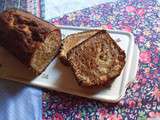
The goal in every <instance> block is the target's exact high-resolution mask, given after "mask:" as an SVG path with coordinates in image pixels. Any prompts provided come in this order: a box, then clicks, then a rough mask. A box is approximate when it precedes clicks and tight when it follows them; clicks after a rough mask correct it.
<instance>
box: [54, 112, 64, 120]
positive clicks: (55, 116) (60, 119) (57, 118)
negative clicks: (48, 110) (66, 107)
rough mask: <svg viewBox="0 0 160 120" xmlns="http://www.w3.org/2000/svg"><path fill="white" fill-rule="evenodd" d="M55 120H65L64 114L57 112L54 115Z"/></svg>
mask: <svg viewBox="0 0 160 120" xmlns="http://www.w3.org/2000/svg"><path fill="white" fill-rule="evenodd" d="M52 118H53V120H64V118H63V116H62V115H61V114H59V113H56V114H54V115H53V116H52Z"/></svg>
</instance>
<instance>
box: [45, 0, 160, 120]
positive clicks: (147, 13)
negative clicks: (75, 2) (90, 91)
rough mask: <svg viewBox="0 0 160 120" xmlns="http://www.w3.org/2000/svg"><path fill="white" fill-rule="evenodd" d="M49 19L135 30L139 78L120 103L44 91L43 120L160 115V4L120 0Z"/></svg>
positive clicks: (138, 118)
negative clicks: (138, 54) (138, 50)
mask: <svg viewBox="0 0 160 120" xmlns="http://www.w3.org/2000/svg"><path fill="white" fill-rule="evenodd" d="M50 22H51V23H53V24H60V25H72V26H89V27H98V26H102V27H103V28H106V29H120V30H123V31H128V32H132V33H133V34H134V36H135V43H136V44H137V45H138V47H139V49H140V58H139V70H138V71H137V77H136V81H135V82H134V83H133V84H131V85H130V86H129V88H128V89H127V91H126V95H125V97H124V99H122V100H121V101H120V102H119V103H117V104H110V103H102V102H99V101H95V100H89V99H86V98H82V97H77V96H72V95H68V94H64V93H58V92H51V91H45V92H44V93H43V119H44V120H51V119H55V120H63V119H66V120H75V119H76V120H80V119H82V120H105V119H107V120H122V119H124V120H146V119H147V120H153V118H154V119H155V120H159V119H160V5H159V4H158V2H157V1H156V0H118V1H117V2H115V3H105V4H101V5H98V6H95V7H92V8H87V9H83V10H81V11H76V12H73V13H70V14H67V15H64V16H63V17H62V18H53V19H51V20H50Z"/></svg>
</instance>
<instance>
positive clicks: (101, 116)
mask: <svg viewBox="0 0 160 120" xmlns="http://www.w3.org/2000/svg"><path fill="white" fill-rule="evenodd" d="M107 112H108V111H107V110H106V109H105V108H100V109H98V113H99V119H100V120H103V119H104V118H106V117H107V116H108V113H107Z"/></svg>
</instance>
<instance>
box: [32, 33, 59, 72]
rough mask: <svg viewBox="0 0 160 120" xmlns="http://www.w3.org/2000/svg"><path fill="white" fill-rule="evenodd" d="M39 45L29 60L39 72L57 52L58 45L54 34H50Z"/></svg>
mask: <svg viewBox="0 0 160 120" xmlns="http://www.w3.org/2000/svg"><path fill="white" fill-rule="evenodd" d="M46 39H47V40H45V42H44V43H42V44H41V46H40V47H39V48H38V49H36V51H35V52H34V54H33V57H32V60H31V66H32V68H34V69H35V70H36V71H38V72H41V71H43V70H44V69H45V67H46V66H47V65H48V64H49V63H50V62H51V60H52V59H53V56H55V54H56V52H57V50H56V49H57V47H58V46H56V45H58V43H57V41H56V40H55V36H54V35H52V34H50V35H49V36H48V37H47V38H46Z"/></svg>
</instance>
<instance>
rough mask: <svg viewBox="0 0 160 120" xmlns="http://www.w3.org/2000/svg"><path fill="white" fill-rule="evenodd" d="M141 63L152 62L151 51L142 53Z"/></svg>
mask: <svg viewBox="0 0 160 120" xmlns="http://www.w3.org/2000/svg"><path fill="white" fill-rule="evenodd" d="M140 61H141V62H143V63H150V62H151V51H143V52H141V53H140Z"/></svg>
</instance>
